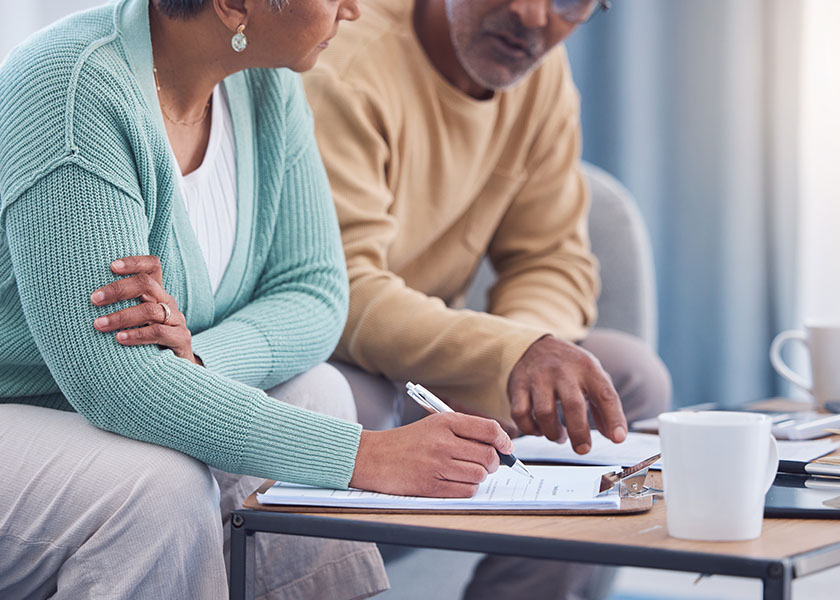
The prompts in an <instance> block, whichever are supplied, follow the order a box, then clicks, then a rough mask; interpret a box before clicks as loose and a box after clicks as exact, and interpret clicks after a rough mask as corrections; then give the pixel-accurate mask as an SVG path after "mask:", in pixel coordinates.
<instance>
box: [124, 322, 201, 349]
mask: <svg viewBox="0 0 840 600" xmlns="http://www.w3.org/2000/svg"><path fill="white" fill-rule="evenodd" d="M117 341H118V342H119V343H120V344H122V345H123V346H144V345H149V344H157V345H158V346H166V347H167V348H172V350H173V351H174V352H175V354H176V355H178V356H181V355H182V354H184V351H185V350H186V349H188V348H190V347H191V343H192V340H191V336H190V333H189V330H188V329H187V328H186V327H177V326H170V325H161V324H160V323H155V324H153V325H148V326H146V327H139V328H137V329H127V330H125V331H120V332H119V333H118V334H117Z"/></svg>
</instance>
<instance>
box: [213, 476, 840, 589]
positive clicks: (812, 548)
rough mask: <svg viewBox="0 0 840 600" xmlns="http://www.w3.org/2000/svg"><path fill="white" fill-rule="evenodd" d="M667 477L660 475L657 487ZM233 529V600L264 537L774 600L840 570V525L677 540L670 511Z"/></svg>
mask: <svg viewBox="0 0 840 600" xmlns="http://www.w3.org/2000/svg"><path fill="white" fill-rule="evenodd" d="M659 477H660V474H659V473H651V478H654V481H652V483H653V485H656V484H657V483H658V478H659ZM232 524H233V527H232V528H231V579H230V586H231V587H230V597H231V598H232V599H236V600H239V599H242V598H252V597H253V590H251V589H249V588H250V585H248V584H249V580H252V579H253V576H252V575H253V569H254V568H255V564H254V551H253V534H254V533H255V532H273V533H285V534H292V535H304V536H313V537H326V538H336V539H346V540H360V541H368V542H378V543H386V544H397V545H404V546H415V547H424V548H441V549H446V550H462V551H468V552H484V553H488V554H505V555H516V556H525V557H533V558H549V559H557V560H567V561H576V562H586V563H597V564H602V565H616V566H632V567H646V568H652V569H669V570H675V571H690V572H698V573H703V574H708V575H713V574H717V575H733V576H739V577H753V578H757V579H761V580H762V581H763V583H764V598H765V600H789V599H790V594H791V582H792V580H793V579H794V578H796V577H802V576H805V575H809V574H811V573H816V572H818V571H822V570H824V569H827V568H829V567H833V566H836V565H840V520H834V519H765V520H764V524H763V528H762V534H761V537H760V538H758V539H757V540H753V541H749V542H694V541H687V540H678V539H675V538H671V537H669V536H668V533H667V529H666V527H665V505H664V502H662V501H659V502H656V503H655V504H654V507H653V508H652V509H651V510H650V511H649V512H646V513H641V514H635V515H613V516H510V515H445V514H444V515H441V514H377V513H370V512H357V513H342V514H334V513H333V514H323V513H307V514H300V513H294V512H268V511H260V510H247V509H242V510H237V511H234V512H233V516H232Z"/></svg>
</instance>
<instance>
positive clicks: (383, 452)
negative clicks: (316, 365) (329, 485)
mask: <svg viewBox="0 0 840 600" xmlns="http://www.w3.org/2000/svg"><path fill="white" fill-rule="evenodd" d="M496 450H498V451H499V452H502V453H503V454H510V453H511V452H513V444H512V443H511V441H510V438H509V437H508V435H507V434H506V433H505V432H504V430H502V428H501V427H500V426H499V424H498V423H497V422H496V421H492V420H490V419H483V418H481V417H474V416H471V415H464V414H459V413H443V414H436V415H430V416H428V417H426V418H424V419H420V420H419V421H417V422H415V423H412V424H410V425H405V426H403V427H397V428H396V429H389V430H387V431H362V439H361V441H360V442H359V451H358V453H357V454H356V467H355V469H354V471H353V477H352V479H351V480H350V486H351V487H355V488H360V489H365V490H373V491H376V492H384V493H386V494H399V495H405V496H433V497H442V498H468V497H470V496H472V495H474V494H475V492H476V491H477V490H478V484H480V483H481V482H482V481H484V478H485V477H487V474H488V473H493V472H495V471H496V469H498V468H499V456H498V454H496Z"/></svg>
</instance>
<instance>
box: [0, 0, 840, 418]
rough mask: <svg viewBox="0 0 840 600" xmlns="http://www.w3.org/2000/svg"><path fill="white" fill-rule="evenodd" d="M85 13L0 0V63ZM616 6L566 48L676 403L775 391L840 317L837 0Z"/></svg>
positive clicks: (736, 400) (67, 3) (640, 1)
mask: <svg viewBox="0 0 840 600" xmlns="http://www.w3.org/2000/svg"><path fill="white" fill-rule="evenodd" d="M394 1H395V2H396V1H402V0H394ZM96 4H99V2H97V1H95V0H61V1H59V0H30V1H29V2H20V1H19V0H0V14H3V15H4V18H3V19H2V20H0V57H2V56H5V55H6V53H7V52H8V51H9V49H11V48H12V47H13V46H14V45H16V44H17V43H19V42H20V41H22V40H23V39H24V38H25V37H26V36H27V35H29V34H30V33H31V32H33V31H35V30H36V29H38V28H40V27H43V26H44V25H46V24H48V23H50V22H52V21H54V20H56V19H57V18H60V17H61V16H63V15H65V14H68V13H70V12H73V11H75V10H80V9H83V8H87V7H89V6H94V5H96ZM613 4H614V7H613V8H612V10H610V11H609V12H608V13H606V14H600V15H598V16H597V17H596V18H595V19H594V20H593V21H592V22H591V23H589V24H587V25H585V26H583V27H581V28H580V30H579V31H577V32H576V33H575V34H574V35H573V36H572V37H571V38H570V40H569V42H568V47H569V53H570V56H571V60H572V65H573V68H574V71H575V79H576V81H577V83H578V86H579V87H580V90H581V96H582V106H583V108H582V110H583V127H584V156H585V158H586V159H587V160H589V161H590V162H593V163H595V164H597V165H599V166H602V167H604V168H605V169H607V170H609V171H610V172H612V173H613V174H614V175H616V176H617V177H618V178H619V179H621V180H622V181H623V182H624V183H625V185H627V187H628V188H630V190H631V191H632V192H633V193H634V195H635V196H636V198H637V200H638V202H639V205H640V207H641V209H642V213H643V215H644V218H645V220H646V222H647V224H648V227H649V229H650V232H651V236H652V238H653V248H654V256H655V261H656V268H657V280H658V289H659V318H660V321H659V331H660V334H659V336H660V339H659V351H660V353H661V355H662V356H663V358H664V360H665V362H666V363H667V364H668V366H669V368H670V369H671V372H672V375H673V378H674V384H675V402H676V403H677V404H679V405H686V404H694V403H698V402H706V401H719V402H723V403H724V404H727V405H737V404H741V403H744V402H747V401H749V400H754V399H757V398H761V397H765V396H770V395H775V394H779V393H786V392H787V390H786V389H785V388H784V387H782V386H781V384H780V381H779V380H778V379H777V378H776V377H775V376H774V374H773V371H772V369H771V367H770V364H769V361H768V359H767V348H768V346H769V344H770V341H771V339H772V338H773V336H774V335H775V333H776V332H778V331H779V330H781V329H784V328H787V327H791V326H800V325H801V323H802V322H803V320H805V319H807V318H813V317H819V318H823V319H832V320H836V321H837V322H838V323H840V186H838V181H840V177H838V172H840V165H838V163H840V108H838V107H840V70H838V69H837V68H836V66H832V61H833V60H835V59H836V57H837V56H840V41H839V40H840V36H837V35H836V32H835V31H833V30H832V24H835V23H838V22H840V2H837V0H799V1H795V2H791V1H789V0H738V1H737V2H733V1H731V0H633V1H632V2H631V1H629V0H614V2H613ZM799 360H800V362H801V361H802V359H801V358H800V359H799Z"/></svg>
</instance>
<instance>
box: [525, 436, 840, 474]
mask: <svg viewBox="0 0 840 600" xmlns="http://www.w3.org/2000/svg"><path fill="white" fill-rule="evenodd" d="M590 433H591V434H592V450H590V451H589V453H588V454H584V455H579V454H575V451H574V450H572V446H571V444H570V443H569V442H568V441H567V442H565V443H564V444H557V443H555V442H552V441H551V440H548V439H546V438H544V437H537V436H533V435H526V436H523V437H520V438H516V439H515V440H514V441H513V443H514V447H515V449H514V453H515V454H516V456H517V458H519V459H520V460H523V461H526V462H527V461H529V460H530V461H540V462H558V463H570V464H578V465H621V466H623V467H629V466H632V465H635V464H636V463H638V462H639V461H642V460H644V459H646V458H647V457H649V456H653V455H654V454H658V453H659V452H660V449H659V436H658V435H654V434H650V433H636V432H634V431H631V432H630V433H628V434H627V439H625V440H624V442H623V443H621V444H614V443H613V442H611V441H610V440H608V439H607V438H605V437H604V436H603V435H601V434H600V433H599V432H597V431H594V430H593V431H592V432H590ZM778 443H779V458H780V459H781V460H798V461H806V462H807V461H810V460H814V459H815V458H819V457H820V456H824V455H826V454H828V453H829V452H832V451H834V450H836V449H837V448H838V447H840V442H837V441H834V440H831V439H821V440H806V441H801V442H799V441H797V442H791V441H785V440H779V442H778ZM529 468H530V467H529ZM651 468H652V469H661V468H662V465H661V464H660V463H656V464H655V465H653V466H651Z"/></svg>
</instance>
